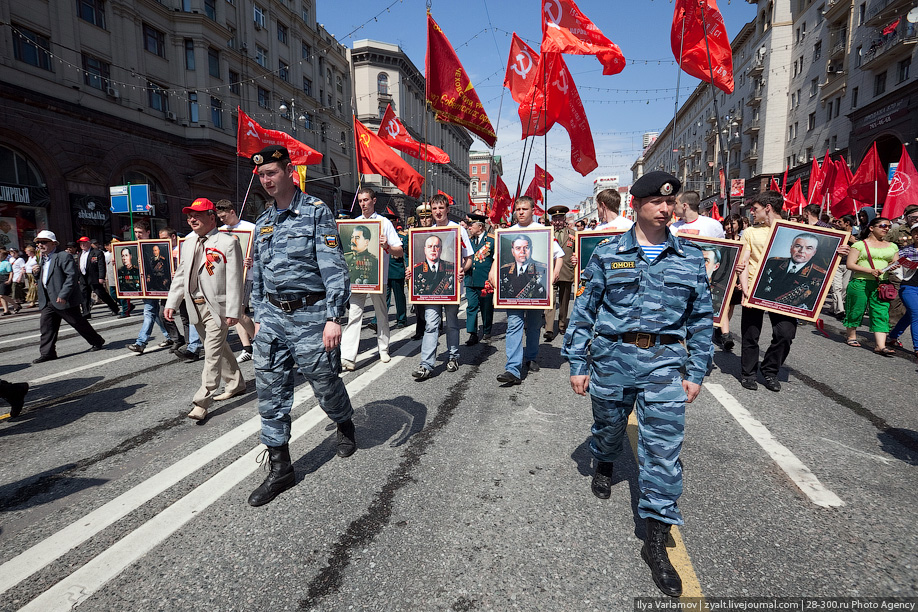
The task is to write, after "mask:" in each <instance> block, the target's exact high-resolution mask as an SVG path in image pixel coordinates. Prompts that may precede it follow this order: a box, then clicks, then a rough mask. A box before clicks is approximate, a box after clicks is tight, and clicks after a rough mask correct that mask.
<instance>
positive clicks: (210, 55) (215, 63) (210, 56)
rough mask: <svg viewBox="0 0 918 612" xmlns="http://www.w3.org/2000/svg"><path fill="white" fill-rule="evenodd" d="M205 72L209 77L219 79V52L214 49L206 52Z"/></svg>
mask: <svg viewBox="0 0 918 612" xmlns="http://www.w3.org/2000/svg"><path fill="white" fill-rule="evenodd" d="M207 70H208V72H210V76H212V77H217V78H218V79H219V78H220V52H219V51H217V50H216V49H208V50H207Z"/></svg>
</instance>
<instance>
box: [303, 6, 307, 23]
mask: <svg viewBox="0 0 918 612" xmlns="http://www.w3.org/2000/svg"><path fill="white" fill-rule="evenodd" d="M302 14H303V23H305V24H306V25H309V9H308V8H307V7H305V6H304V7H303V13H302Z"/></svg>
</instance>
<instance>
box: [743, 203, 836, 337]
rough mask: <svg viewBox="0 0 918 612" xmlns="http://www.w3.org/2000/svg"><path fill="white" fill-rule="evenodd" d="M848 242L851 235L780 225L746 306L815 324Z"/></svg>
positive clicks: (795, 224)
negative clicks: (841, 254) (844, 246)
mask: <svg viewBox="0 0 918 612" xmlns="http://www.w3.org/2000/svg"><path fill="white" fill-rule="evenodd" d="M847 240H848V232H841V231H838V230H833V229H827V228H823V227H815V226H812V225H804V224H802V223H794V222H791V221H778V222H777V223H775V225H774V226H773V227H772V230H771V237H770V238H769V240H768V248H767V249H766V251H765V257H764V258H763V260H762V265H761V267H760V268H759V270H758V273H757V274H756V276H755V278H754V279H753V282H752V286H751V288H750V290H749V299H748V300H747V301H746V303H745V305H746V306H751V307H752V308H761V309H762V310H768V311H771V312H779V313H782V314H787V315H791V316H794V317H797V318H798V319H804V320H805V321H815V320H816V319H818V318H819V311H820V309H822V303H823V302H824V301H825V299H826V295H827V294H828V293H829V290H830V289H831V288H832V277H833V276H834V275H835V269H836V268H837V267H838V260H839V256H838V254H837V253H836V250H837V249H838V247H839V245H840V244H842V243H843V242H845V241H847Z"/></svg>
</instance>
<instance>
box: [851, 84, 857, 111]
mask: <svg viewBox="0 0 918 612" xmlns="http://www.w3.org/2000/svg"><path fill="white" fill-rule="evenodd" d="M857 90H858V88H857V87H855V88H854V89H852V90H851V108H857V93H858V92H857Z"/></svg>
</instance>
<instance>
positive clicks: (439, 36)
mask: <svg viewBox="0 0 918 612" xmlns="http://www.w3.org/2000/svg"><path fill="white" fill-rule="evenodd" d="M424 74H425V76H426V77H427V101H428V102H429V103H430V107H431V109H433V110H434V111H435V112H436V113H437V120H438V121H442V122H443V123H455V124H456V125H461V126H462V127H464V128H466V129H467V130H469V131H470V132H472V133H473V134H476V135H477V136H479V137H480V138H481V139H482V140H483V141H485V142H486V143H487V145H488V146H489V147H493V146H494V144H495V143H496V142H497V135H496V134H495V133H494V128H493V127H491V121H490V120H489V119H488V115H487V113H485V109H484V106H482V105H481V100H479V99H478V94H477V93H475V88H474V87H472V81H471V80H470V79H469V76H468V74H466V72H465V68H463V67H462V63H460V62H459V56H457V55H456V52H455V51H454V50H453V46H452V45H451V44H449V41H448V40H447V39H446V35H445V34H444V33H443V30H441V29H440V26H438V25H437V22H435V21H434V20H433V17H431V16H430V13H428V14H427V57H426V58H425V61H424Z"/></svg>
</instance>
